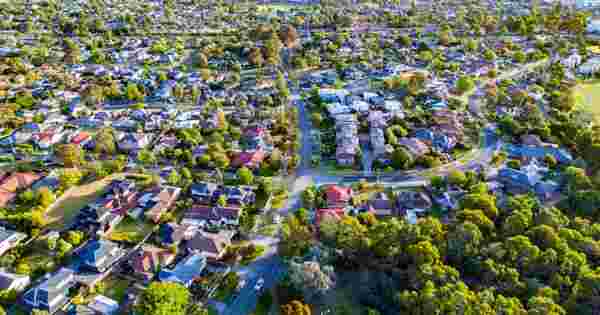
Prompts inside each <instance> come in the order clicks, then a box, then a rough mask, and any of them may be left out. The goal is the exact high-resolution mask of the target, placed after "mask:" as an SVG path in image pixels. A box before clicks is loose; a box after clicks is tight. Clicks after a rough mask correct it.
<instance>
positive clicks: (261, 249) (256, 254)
mask: <svg viewBox="0 0 600 315" xmlns="http://www.w3.org/2000/svg"><path fill="white" fill-rule="evenodd" d="M266 250H267V246H265V245H256V251H255V252H254V253H253V254H252V255H248V256H246V257H244V258H242V261H241V262H240V263H241V264H242V265H248V264H250V263H251V262H253V261H255V260H256V258H258V257H260V256H262V255H263V254H264V253H265V251H266Z"/></svg>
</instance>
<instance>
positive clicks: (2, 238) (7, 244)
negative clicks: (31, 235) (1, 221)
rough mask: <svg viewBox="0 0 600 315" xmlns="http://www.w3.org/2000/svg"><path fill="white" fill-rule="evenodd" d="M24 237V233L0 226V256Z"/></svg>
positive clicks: (25, 236)
mask: <svg viewBox="0 0 600 315" xmlns="http://www.w3.org/2000/svg"><path fill="white" fill-rule="evenodd" d="M26 238H27V235H26V234H23V233H19V232H17V231H13V230H9V229H6V228H4V227H1V226H0V256H2V255H4V253H6V252H7V251H9V250H10V249H11V248H13V247H15V246H17V245H18V244H19V242H21V241H22V240H24V239H26Z"/></svg>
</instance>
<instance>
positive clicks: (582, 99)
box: [575, 82, 600, 119]
mask: <svg viewBox="0 0 600 315" xmlns="http://www.w3.org/2000/svg"><path fill="white" fill-rule="evenodd" d="M575 98H576V99H577V103H578V104H579V105H581V106H583V108H584V109H586V110H588V111H589V112H590V113H592V116H593V117H594V118H595V119H599V118H600V82H594V83H584V84H580V85H579V86H577V88H576V89H575Z"/></svg>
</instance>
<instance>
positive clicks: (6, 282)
mask: <svg viewBox="0 0 600 315" xmlns="http://www.w3.org/2000/svg"><path fill="white" fill-rule="evenodd" d="M30 281H31V279H30V278H29V276H26V275H18V274H14V273H10V272H5V271H0V290H6V291H10V290H12V291H16V292H21V291H23V290H24V289H25V288H26V287H27V286H28V285H29V283H30Z"/></svg>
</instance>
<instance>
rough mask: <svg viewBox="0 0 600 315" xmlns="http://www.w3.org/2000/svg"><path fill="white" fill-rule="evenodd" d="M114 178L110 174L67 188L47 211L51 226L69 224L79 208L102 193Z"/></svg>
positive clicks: (56, 226) (58, 226)
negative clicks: (88, 182) (97, 179)
mask: <svg viewBox="0 0 600 315" xmlns="http://www.w3.org/2000/svg"><path fill="white" fill-rule="evenodd" d="M113 178H114V177H113V176H109V177H107V178H105V179H103V180H99V181H95V182H93V183H90V184H87V185H82V186H78V187H75V188H72V189H69V190H67V191H66V192H65V193H64V195H62V196H61V197H60V200H58V201H57V202H55V203H54V205H52V206H51V207H50V209H48V212H47V213H46V219H47V220H48V224H50V227H51V228H60V227H62V226H66V225H68V224H69V223H70V222H71V221H72V220H73V219H74V218H75V216H77V213H79V210H81V209H82V208H83V207H85V206H86V205H88V204H90V203H91V202H92V201H94V200H96V198H98V197H99V196H100V194H102V192H103V191H104V189H105V188H106V186H108V184H109V183H110V181H111V180H112V179H113Z"/></svg>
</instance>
